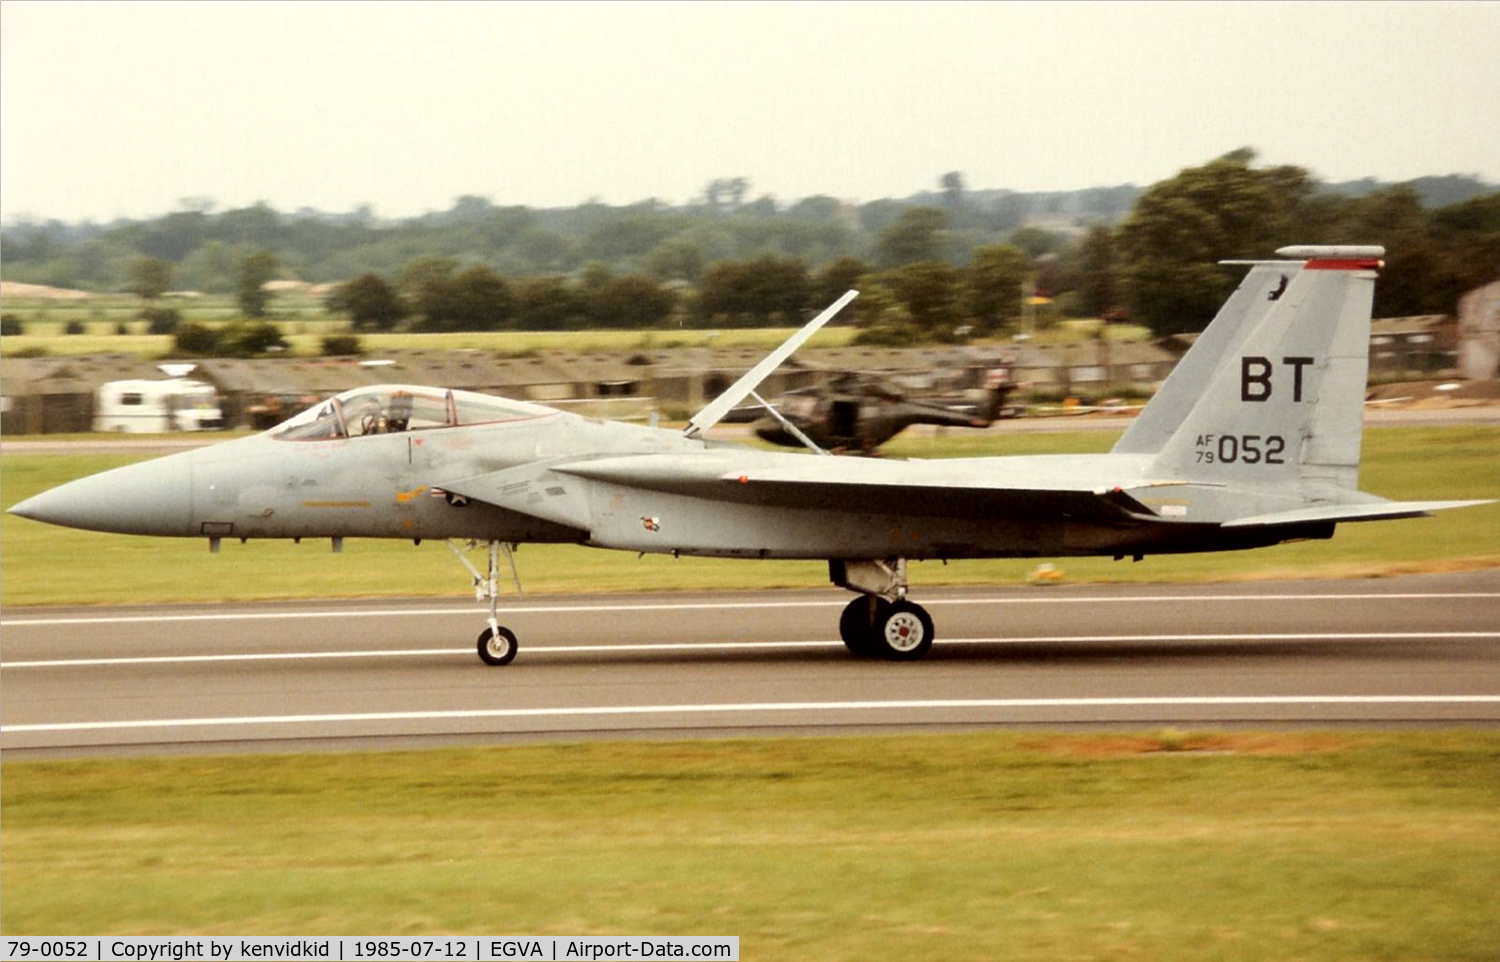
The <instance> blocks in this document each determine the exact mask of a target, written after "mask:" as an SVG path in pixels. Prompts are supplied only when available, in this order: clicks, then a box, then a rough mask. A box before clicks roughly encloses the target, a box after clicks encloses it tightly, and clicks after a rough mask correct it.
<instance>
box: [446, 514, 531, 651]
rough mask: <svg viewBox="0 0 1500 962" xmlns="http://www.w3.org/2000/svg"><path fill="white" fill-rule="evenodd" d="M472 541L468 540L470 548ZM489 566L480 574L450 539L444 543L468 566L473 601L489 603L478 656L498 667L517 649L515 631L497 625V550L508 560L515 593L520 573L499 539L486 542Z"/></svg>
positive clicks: (498, 591) (498, 598) (509, 552)
mask: <svg viewBox="0 0 1500 962" xmlns="http://www.w3.org/2000/svg"><path fill="white" fill-rule="evenodd" d="M474 544H475V542H470V547H473V546H474ZM488 546H489V569H488V572H487V574H483V575H482V574H480V573H479V569H478V568H476V567H474V565H473V563H471V562H470V561H469V559H468V558H467V557H465V556H464V553H463V551H462V550H460V549H459V547H458V546H457V545H455V544H454V543H453V542H452V541H449V542H448V549H449V550H450V551H452V552H453V555H454V557H456V558H458V560H459V561H461V562H463V566H464V567H465V568H468V569H469V574H470V575H472V576H473V578H474V582H473V583H474V600H475V601H488V602H489V603H490V617H489V625H488V627H486V628H485V629H484V631H481V632H480V633H479V642H478V645H477V647H478V650H479V658H480V660H481V661H483V662H484V663H485V664H486V665H493V666H496V667H499V666H500V665H508V664H510V663H511V662H512V661H514V660H515V657H516V651H517V650H518V649H519V648H520V645H519V643H517V641H516V633H515V632H513V631H511V630H510V629H509V628H506V627H504V626H502V625H501V624H500V621H499V606H500V553H501V552H502V551H503V552H505V560H506V561H507V562H509V563H510V574H511V577H512V578H514V579H515V582H516V594H517V595H518V596H521V597H524V595H522V594H521V576H520V575H519V574H518V573H517V572H516V558H515V555H514V554H512V553H511V546H510V545H508V544H506V543H504V542H502V541H491V542H489V545H488Z"/></svg>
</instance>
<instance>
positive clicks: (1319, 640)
mask: <svg viewBox="0 0 1500 962" xmlns="http://www.w3.org/2000/svg"><path fill="white" fill-rule="evenodd" d="M913 597H914V598H915V599H916V600H918V601H920V602H921V603H923V604H924V605H926V606H927V607H928V609H929V610H930V611H931V613H932V615H933V618H934V620H935V621H936V624H937V643H936V645H935V646H934V648H933V650H932V653H931V655H930V656H929V657H928V658H927V659H926V660H924V661H922V662H917V663H911V664H897V663H890V662H884V661H871V660H862V659H855V658H852V657H850V656H849V655H848V653H847V652H846V651H845V649H844V647H843V645H842V644H841V643H840V642H839V641H838V638H837V628H836V624H837V618H838V614H839V611H840V609H841V607H842V606H843V605H844V603H845V602H846V601H847V599H848V598H849V596H848V595H847V594H846V593H844V592H840V591H837V590H835V589H829V590H827V591H818V592H801V591H796V592H793V591H779V592H760V593H732V594H721V595H677V594H671V595H649V594H644V595H630V596H613V595H611V596H594V597H576V596H570V597H560V596H550V597H542V598H533V599H531V600H527V601H515V600H514V599H510V600H508V601H507V603H506V606H505V611H504V612H503V616H502V619H501V620H502V623H504V624H506V625H508V626H509V627H511V628H512V629H513V630H514V631H515V632H516V633H517V635H519V636H520V641H521V652H520V655H519V656H518V657H517V659H516V661H515V662H514V663H513V664H511V665H509V666H507V667H504V668H489V667H486V666H484V665H483V664H481V663H480V661H479V659H478V657H477V656H476V654H475V651H474V638H475V636H476V635H477V634H478V632H479V630H480V628H482V627H483V614H482V610H481V608H480V606H478V605H474V604H466V603H464V602H463V601H459V600H442V601H431V600H420V601H415V600H404V601H403V600H379V601H343V602H326V601H324V602H316V601H315V602H305V603H278V604H254V605H246V604H237V605H220V606H194V607H141V608H128V609H126V608H119V609H98V608H88V609H76V610H63V609H17V610H13V611H7V612H5V613H4V614H3V616H0V627H3V649H0V685H3V694H4V699H3V706H0V749H3V751H4V753H5V757H7V758H10V759H20V758H37V757H51V756H60V755H71V754H80V753H83V754H94V753H102V754H136V753H169V752H192V753H219V752H235V751H247V750H249V751H289V750H304V749H344V748H396V747H425V746H430V745H437V744H453V743H490V742H495V741H510V740H528V739H546V738H552V739H556V738H563V739H577V738H624V737H637V736H651V737H696V736H715V737H727V736H734V735H741V734H753V733H758V732H766V731H775V732H787V731H792V732H839V733H842V732H855V731H860V732H862V731H910V730H932V729H951V728H976V727H977V728H983V727H996V726H1012V727H1049V728H1070V727H1082V726H1088V727H1093V726H1103V727H1110V728H1119V729H1149V728H1157V727H1164V726H1177V727H1219V726H1237V725H1253V726H1261V727H1302V726H1337V725H1351V724H1358V725H1379V726H1417V725H1476V724H1477V725H1495V724H1497V723H1500V572H1496V571H1489V572H1476V573H1467V574H1455V575H1437V576H1411V577H1402V578H1394V579H1386V580H1358V581H1319V582H1277V583H1250V584H1232V585H1193V586H1168V585H1148V586H1141V585H1130V586H1078V587H1071V586H1054V587H1045V588H1042V587H1005V588H992V589H925V590H924V589H921V588H920V587H918V588H917V589H916V590H915V591H914V595H913Z"/></svg>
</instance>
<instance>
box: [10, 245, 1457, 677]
mask: <svg viewBox="0 0 1500 962" xmlns="http://www.w3.org/2000/svg"><path fill="white" fill-rule="evenodd" d="M1277 253H1278V254H1279V255H1280V256H1281V257H1283V258H1285V259H1284V260H1277V261H1271V262H1258V263H1252V264H1251V265H1250V268H1251V269H1250V270H1249V272H1248V273H1247V276H1246V277H1245V279H1244V281H1243V282H1242V283H1241V284H1240V286H1239V288H1238V289H1237V290H1236V291H1235V292H1234V294H1233V295H1232V296H1231V297H1230V298H1229V300H1228V301H1227V302H1226V304H1225V305H1224V307H1223V308H1222V309H1221V310H1220V312H1219V314H1218V316H1217V317H1216V318H1215V319H1214V320H1213V322H1212V323H1211V325H1210V326H1209V328H1208V329H1207V331H1206V332H1205V334H1204V335H1203V336H1202V337H1200V338H1199V339H1198V341H1197V343H1196V344H1195V345H1194V346H1193V348H1192V350H1191V351H1190V352H1189V353H1188V354H1187V355H1186V356H1185V357H1184V359H1183V361H1182V362H1181V363H1180V364H1179V365H1178V367H1177V368H1176V369H1175V370H1174V371H1173V373H1172V375H1171V376H1170V377H1169V378H1168V379H1167V381H1166V382H1165V384H1164V385H1163V386H1162V389H1161V391H1160V392H1159V393H1158V394H1157V395H1156V397H1155V398H1154V399H1153V400H1152V401H1151V403H1150V404H1149V405H1148V406H1147V407H1146V409H1145V411H1143V412H1142V414H1141V415H1140V417H1139V418H1137V419H1136V421H1135V422H1134V423H1133V424H1132V425H1131V426H1130V427H1129V429H1128V430H1126V432H1125V433H1124V435H1123V436H1122V437H1121V438H1120V440H1119V442H1118V443H1117V444H1116V445H1115V446H1114V449H1113V450H1112V451H1111V452H1110V453H1108V454H1096V455H1053V456H1028V457H990V458H965V459H950V460H895V459H889V460H871V459H863V458H840V457H833V456H820V455H818V454H815V453H795V452H782V451H763V450H754V449H750V448H745V447H739V446H733V445H726V444H720V443H715V442H713V441H711V440H708V439H707V438H706V437H705V435H706V434H707V433H708V432H709V430H710V429H711V428H713V426H714V425H715V424H717V423H718V422H719V420H720V419H721V418H722V417H723V416H724V414H725V413H726V412H727V411H729V410H730V409H731V408H733V407H734V406H735V405H736V404H738V403H740V401H741V400H743V399H745V398H747V397H751V398H755V399H756V400H760V398H759V396H758V395H756V394H755V388H756V386H757V385H758V384H759V383H760V382H761V381H762V380H763V379H764V378H765V377H766V376H767V375H768V374H769V373H770V372H771V371H772V370H774V369H775V368H776V367H777V366H778V365H779V364H781V363H782V362H783V361H784V360H785V359H786V358H787V357H789V356H790V355H791V354H792V353H793V352H794V351H795V350H796V349H797V348H798V347H799V346H801V344H802V343H803V342H805V341H806V340H807V338H809V337H810V336H811V335H812V334H813V332H815V331H816V330H817V329H818V328H820V327H822V326H823V325H824V324H825V323H827V322H828V320H829V319H831V318H832V317H833V316H834V315H835V314H836V313H837V312H838V311H839V310H840V309H842V308H843V307H844V305H846V304H847V303H848V302H849V301H850V300H851V299H853V298H854V297H855V296H856V293H855V292H854V291H850V292H849V293H847V294H845V295H844V296H843V297H842V298H840V299H839V300H838V301H837V302H836V303H834V304H833V305H832V306H831V307H830V308H828V310H826V311H824V312H823V313H821V314H820V315H818V316H817V317H816V318H814V319H813V320H812V321H810V322H809V323H808V324H807V325H806V326H805V327H803V328H802V329H801V330H800V331H798V332H797V333H796V334H794V335H793V336H792V337H791V338H790V339H789V340H788V341H787V342H786V343H785V344H783V345H782V346H781V347H780V348H778V349H777V350H775V351H774V352H772V353H771V355H770V356H768V357H767V358H766V359H765V360H764V361H762V362H761V363H760V364H759V365H757V366H756V367H755V368H753V369H752V370H750V371H749V372H747V373H746V374H745V375H744V376H743V377H742V378H741V379H740V380H739V381H737V382H736V383H735V384H734V385H733V386H732V387H731V388H730V389H729V390H728V391H726V392H725V393H724V394H722V395H720V396H719V397H718V398H716V399H715V400H714V401H713V402H711V403H710V404H709V405H708V406H706V407H705V408H704V409H703V410H702V411H699V412H698V413H697V414H695V415H694V416H693V417H692V419H691V420H690V421H689V423H688V425H687V426H686V428H685V429H683V430H682V431H674V430H670V429H658V428H650V427H645V426H637V425H630V424H623V423H610V422H604V421H599V420H595V419H591V418H586V417H580V416H577V415H573V414H569V413H565V412H562V411H557V410H554V409H551V408H548V407H543V406H541V405H537V404H529V403H525V402H522V401H513V400H508V399H504V398H498V397H490V396H486V395H481V394H473V393H468V392H464V391H454V390H445V389H443V388H432V387H419V386H399V385H387V386H380V387H364V388H357V389H355V390H352V391H348V392H345V393H343V394H339V395H337V396H336V397H333V398H330V399H328V400H326V401H324V402H322V403H320V404H317V405H315V406H314V407H312V408H309V409H308V410H306V411H304V412H302V413H300V414H298V415H296V416H295V417H293V418H291V419H290V420H288V421H285V422H284V423H282V424H280V425H278V426H276V427H274V428H272V429H270V430H268V431H266V432H264V433H262V434H259V435H255V436H253V437H248V438H242V439H239V440H234V441H228V442H225V443H222V444H218V445H214V446H211V447H206V448H199V449H197V450H193V451H188V452H183V453H180V454H175V455H171V456H169V457H165V458H161V459H158V460H154V461H148V462H143V463H140V464H136V465H130V466H127V467H123V468H117V469H115V470H113V471H107V472H104V473H102V474H97V475H93V476H91V477H87V478H82V479H80V480H77V481H74V482H71V483H69V484H65V485H62V486H61V487H58V488H55V489H53V490H51V491H46V492H43V493H42V494H39V495H37V496H36V497H33V498H31V499H28V500H27V501H24V502H22V503H21V504H18V505H16V506H15V507H14V508H12V509H11V511H12V512H13V513H15V514H18V515H21V516H23V517H26V518H33V519H36V520H40V521H47V522H51V523H53V524H61V525H69V526H72V527H77V528H87V529H91V530H96V531H108V532H120V533H126V534H140V535H161V536H170V537H184V538H205V539H207V540H208V542H209V545H210V548H211V550H214V551H217V550H218V549H219V545H220V542H221V541H222V540H223V539H226V538H240V539H248V538H294V539H295V538H330V539H332V542H333V545H334V548H335V550H338V548H339V547H340V546H341V544H342V539H344V538H360V537H364V538H404V539H411V540H413V541H418V542H420V541H421V540H422V539H450V540H449V546H450V547H451V548H453V549H454V553H455V554H456V555H458V556H459V558H460V560H462V561H464V563H465V564H466V565H469V567H470V573H471V574H472V575H473V577H474V580H475V582H476V584H477V587H478V589H479V591H478V593H479V594H480V596H481V599H482V600H483V599H488V601H489V617H488V621H487V625H486V627H485V628H484V630H483V632H482V633H481V634H480V635H479V639H478V644H477V648H478V652H479V657H480V658H481V659H482V660H483V661H484V662H485V663H486V664H490V665H504V664H507V663H509V662H510V661H511V660H512V659H513V658H515V656H516V652H517V649H518V645H517V640H516V636H515V634H514V633H513V632H511V631H510V630H509V629H507V628H505V627H504V626H502V625H501V624H500V622H499V615H498V602H497V598H498V594H499V591H498V582H499V574H500V560H501V556H502V554H503V555H504V556H505V557H506V558H507V559H509V558H510V552H511V548H512V547H513V546H514V545H516V544H518V543H521V542H568V543H576V544H582V545H589V546H592V547H597V548H613V549H616V550H619V551H632V552H658V553H667V554H672V555H676V556H683V555H687V556H705V557H726V558H802V559H820V560H824V561H826V562H827V563H828V572H829V579H830V580H831V581H832V582H833V584H835V585H837V586H839V587H841V588H845V589H848V590H849V591H852V592H854V594H855V597H854V599H853V600H852V601H851V602H850V603H849V604H848V606H847V607H846V608H845V609H844V612H843V614H842V616H841V617H840V619H839V633H840V636H841V637H842V638H843V641H844V643H845V644H846V645H847V646H848V648H849V650H850V651H851V652H852V653H853V654H855V655H859V656H880V657H885V658H889V659H895V660H910V659H916V658H920V657H922V656H923V655H925V654H926V653H927V652H928V650H929V649H930V648H931V646H932V643H933V640H934V638H935V637H936V632H935V628H934V625H933V621H932V618H931V617H930V616H929V615H928V613H927V611H926V610H924V609H923V608H922V606H920V605H918V604H916V603H915V602H913V601H912V600H911V599H910V598H909V596H908V562H910V561H915V560H929V559H941V560H944V561H947V560H959V559H966V558H1001V557H1004V558H1011V557H1028V558H1029V557H1038V558H1050V557H1058V556H1073V555H1105V556H1113V557H1115V558H1116V559H1123V558H1126V557H1131V558H1134V559H1136V560H1139V559H1140V558H1142V557H1143V556H1146V555H1152V554H1175V553H1182V552H1197V551H1228V550H1238V549H1246V548H1257V547H1263V546H1266V545H1274V544H1279V543H1281V542H1286V541H1298V540H1303V539H1308V538H1328V537H1331V536H1332V535H1333V533H1334V528H1335V526H1336V525H1338V524H1339V523H1342V522H1355V521H1376V520H1383V519H1390V518H1410V517H1416V516H1420V515H1425V514H1426V513H1428V512H1431V511H1436V510H1440V509H1445V508H1457V507H1462V506H1465V505H1471V504H1481V503H1484V502H1477V501H1388V500H1386V499H1384V498H1380V497H1377V496H1374V495H1371V494H1366V493H1363V492H1361V491H1360V490H1359V489H1358V487H1357V480H1358V473H1359V455H1360V431H1361V414H1362V401H1363V395H1364V389H1365V379H1366V371H1367V364H1368V352H1369V329H1370V305H1371V299H1372V295H1373V291H1374V283H1375V278H1376V274H1377V271H1378V268H1379V267H1380V258H1381V257H1382V256H1384V249H1383V248H1379V247H1326V246H1320V247H1286V248H1282V249H1281V250H1280V251H1278V252H1277ZM762 403H764V402H762ZM453 539H459V540H462V539H468V540H470V541H473V542H475V543H481V542H482V543H484V544H486V545H487V546H488V570H487V571H485V572H480V571H478V570H477V568H476V567H475V566H473V565H472V564H470V563H469V561H468V559H467V557H466V556H465V555H464V554H463V552H462V551H461V550H460V549H459V547H458V545H457V544H455V543H454V540H453Z"/></svg>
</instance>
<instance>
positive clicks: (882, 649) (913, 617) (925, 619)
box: [871, 601, 935, 661]
mask: <svg viewBox="0 0 1500 962" xmlns="http://www.w3.org/2000/svg"><path fill="white" fill-rule="evenodd" d="M934 637H935V632H934V630H933V627H932V616H931V615H929V614H927V609H926V608H923V607H922V606H921V605H918V604H913V603H912V602H910V601H898V602H896V603H895V604H891V605H886V606H884V607H883V608H882V609H880V610H879V611H877V613H876V618H875V630H874V631H873V632H872V633H871V643H872V644H873V646H874V648H875V651H876V653H877V654H879V655H880V656H881V657H883V658H889V659H890V660H892V661H916V660H917V659H918V658H921V657H922V656H924V655H926V654H927V652H928V651H929V650H930V649H931V648H932V640H933V638H934Z"/></svg>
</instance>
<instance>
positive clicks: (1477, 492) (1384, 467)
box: [0, 426, 1500, 606]
mask: <svg viewBox="0 0 1500 962" xmlns="http://www.w3.org/2000/svg"><path fill="white" fill-rule="evenodd" d="M1114 437H1115V432H1097V431H1096V432H1080V433H1077V434H1019V433H1018V434H1009V435H994V436H988V437H979V436H965V437H955V438H945V439H936V440H934V439H922V440H911V441H900V442H899V443H897V444H895V445H893V446H892V447H891V454H892V455H893V456H923V457H935V456H960V455H962V456H971V455H978V454H1043V453H1059V452H1065V451H1078V452H1087V451H1103V450H1107V449H1108V448H1109V446H1110V444H1112V443H1113V440H1114ZM1364 450H1365V456H1364V457H1365V466H1364V470H1363V475H1362V486H1363V487H1364V488H1366V489H1367V490H1369V491H1373V492H1374V493H1376V494H1380V495H1383V496H1385V497H1389V498H1397V499H1420V500H1435V499H1437V500H1447V499H1455V500H1458V499H1477V498H1500V429H1497V428H1494V427H1487V426H1477V427H1444V428H1377V429H1372V430H1369V431H1367V432H1366V433H1365V449H1364ZM133 460H139V459H138V458H134V457H131V456H125V455H99V454H91V455H61V456H55V457H54V456H41V455H6V456H5V457H4V458H3V459H0V503H3V505H4V506H5V507H9V506H10V505H12V504H14V503H16V502H17V501H19V500H21V499H23V498H26V497H30V496H31V495H32V494H34V493H36V492H38V491H41V490H44V489H46V488H50V487H53V486H55V485H57V484H61V483H63V482H64V481H67V480H70V479H72V478H75V477H80V476H82V475H85V474H92V473H95V472H97V471H102V470H105V469H106V468H110V467H114V466H116V465H119V464H125V463H129V462H131V461H133ZM0 557H3V560H4V566H5V577H4V579H3V580H0V600H3V603H4V604H5V605H7V606H9V605H40V604H74V603H82V604H107V603H126V602H144V601H153V602H167V601H218V600H236V599H241V600H248V599H260V598H282V597H287V598H296V597H332V596H351V597H358V596H375V595H448V596H455V597H456V596H460V595H462V594H464V593H465V589H466V585H467V575H466V574H465V573H464V571H463V570H462V568H460V567H459V565H458V564H457V562H456V561H454V560H453V559H452V558H451V557H449V555H448V550H447V549H446V548H445V547H443V546H442V545H440V544H434V543H430V542H429V543H425V544H423V545H421V546H413V545H412V544H411V543H409V542H404V541H368V540H366V541H360V540H350V541H348V542H346V545H345V550H344V553H343V554H340V555H333V554H332V553H331V552H330V550H329V546H328V544H327V543H326V542H322V541H304V542H303V543H302V544H301V545H294V544H292V543H290V542H284V541H252V542H250V543H248V544H244V545H241V544H240V543H238V542H233V541H231V542H226V543H225V544H224V546H223V552H222V554H220V555H218V556H216V557H213V556H210V555H209V554H208V549H207V546H206V542H204V541H202V540H199V539H155V538H140V537H130V536H121V535H106V534H97V533H91V532H83V531H72V530H68V529H63V528H55V527H51V526H49V525H42V524H38V523H36V522H32V521H27V520H25V519H22V518H16V517H13V516H10V515H4V516H0ZM517 562H518V565H519V567H520V571H521V576H522V579H523V585H524V587H525V588H526V590H527V592H528V593H535V594H546V593H578V592H593V591H630V590H638V589H641V588H643V587H648V586H649V587H651V588H654V589H661V590H695V589H720V588H726V589H753V588H766V587H808V588H815V587H822V586H824V585H826V584H827V568H826V566H825V565H824V564H823V563H821V562H807V561H727V560H714V559H683V560H682V561H680V562H679V561H673V560H672V559H670V558H668V557H665V556H658V555H648V556H646V557H644V558H639V559H638V558H637V557H636V556H635V555H632V554H626V553H620V552H612V551H599V550H595V549H589V548H580V547H576V546H566V545H564V546H557V545H524V546H522V548H521V550H520V551H519V553H518V555H517ZM1057 563H1058V565H1059V566H1060V567H1061V568H1062V569H1063V570H1064V572H1065V574H1066V576H1067V578H1068V579H1069V580H1071V581H1187V580H1209V581H1212V580H1243V579H1252V578H1260V579H1264V578H1283V577H1302V576H1326V577H1351V576H1378V575H1389V574H1397V573H1404V572H1417V571H1446V570H1462V569H1468V568H1476V567H1494V566H1497V565H1500V504H1493V505H1485V506H1482V507H1478V508H1466V509H1462V510H1458V511H1445V512H1440V513H1439V514H1437V515H1435V516H1434V517H1431V518H1420V519H1414V520H1410V521H1391V522H1379V523H1366V524H1349V525H1342V526H1341V527H1340V528H1339V531H1338V533H1337V534H1336V535H1335V537H1334V538H1333V539H1332V540H1331V541H1316V542H1305V543H1301V544H1291V545H1280V546H1277V547H1274V548H1265V549H1261V550H1258V551H1250V552H1227V553H1218V554H1200V555H1187V556H1180V557H1169V556H1161V557H1151V558H1147V559H1146V561H1144V562H1142V563H1140V564H1132V563H1130V562H1113V561H1111V560H1109V559H1107V558H1105V559H1093V558H1068V559H1061V560H1059V561H1058V562H1057ZM1035 564H1036V562H1035V561H1034V560H999V561H966V562H955V563H953V564H950V565H946V566H944V565H942V564H939V563H937V562H928V563H923V564H916V565H914V566H913V567H912V573H911V579H912V583H913V585H914V587H916V588H917V590H919V591H920V588H921V586H924V585H939V584H1005V583H1011V584H1014V583H1018V582H1022V581H1024V580H1025V577H1026V575H1027V574H1028V573H1029V572H1030V571H1031V570H1032V569H1033V568H1034V567H1035Z"/></svg>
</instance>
